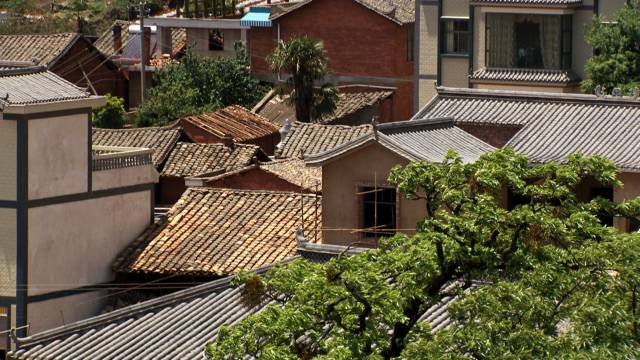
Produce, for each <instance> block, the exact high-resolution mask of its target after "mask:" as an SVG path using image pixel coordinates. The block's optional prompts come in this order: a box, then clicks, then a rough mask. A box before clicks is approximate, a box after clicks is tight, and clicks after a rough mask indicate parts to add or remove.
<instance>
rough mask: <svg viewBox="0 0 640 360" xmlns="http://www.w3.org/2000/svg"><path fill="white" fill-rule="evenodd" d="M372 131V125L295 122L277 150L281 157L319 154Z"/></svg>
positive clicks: (278, 155)
mask: <svg viewBox="0 0 640 360" xmlns="http://www.w3.org/2000/svg"><path fill="white" fill-rule="evenodd" d="M371 131H372V127H371V125H359V126H345V125H321V124H308V123H301V122H295V123H293V125H292V126H291V129H290V130H289V133H288V134H287V136H286V137H285V138H284V140H283V141H282V143H281V145H280V148H279V149H278V150H277V151H276V155H277V157H279V158H290V157H299V156H300V155H301V154H317V153H320V152H324V151H327V150H329V149H332V148H334V147H336V146H338V145H341V144H344V143H346V142H349V141H351V140H353V139H355V138H357V137H359V136H361V135H363V134H367V133H370V132H371Z"/></svg>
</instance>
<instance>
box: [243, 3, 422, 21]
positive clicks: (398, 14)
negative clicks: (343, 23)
mask: <svg viewBox="0 0 640 360" xmlns="http://www.w3.org/2000/svg"><path fill="white" fill-rule="evenodd" d="M311 1H313V0H302V1H296V2H291V3H289V2H284V3H278V4H276V5H273V6H272V7H271V19H272V20H275V19H277V18H279V17H280V16H283V15H285V14H288V13H290V12H293V11H295V10H296V9H298V8H300V7H302V6H304V5H306V4H308V3H310V2H311ZM353 1H354V2H356V3H358V4H360V5H362V6H364V7H366V8H368V9H370V10H371V11H374V12H376V13H378V14H379V15H381V16H383V17H385V18H387V19H389V20H391V21H393V22H395V23H397V24H401V25H404V24H411V23H413V22H414V21H415V1H414V0H353ZM254 5H257V4H254ZM261 5H262V4H261Z"/></svg>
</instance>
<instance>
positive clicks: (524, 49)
mask: <svg viewBox="0 0 640 360" xmlns="http://www.w3.org/2000/svg"><path fill="white" fill-rule="evenodd" d="M516 57H517V64H518V67H520V68H533V69H539V68H543V67H544V65H543V63H542V52H541V47H540V25H538V24H536V23H534V22H531V21H524V22H521V23H517V24H516Z"/></svg>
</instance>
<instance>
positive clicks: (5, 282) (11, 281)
mask: <svg viewBox="0 0 640 360" xmlns="http://www.w3.org/2000/svg"><path fill="white" fill-rule="evenodd" d="M16 218H17V215H16V210H15V209H0V296H16V229H17V228H16Z"/></svg>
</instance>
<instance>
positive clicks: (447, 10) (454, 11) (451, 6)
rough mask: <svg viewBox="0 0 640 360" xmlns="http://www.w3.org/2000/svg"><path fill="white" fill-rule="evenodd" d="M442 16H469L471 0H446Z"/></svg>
mask: <svg viewBox="0 0 640 360" xmlns="http://www.w3.org/2000/svg"><path fill="white" fill-rule="evenodd" d="M442 16H460V17H468V16H469V0H444V1H443V2H442Z"/></svg>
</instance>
